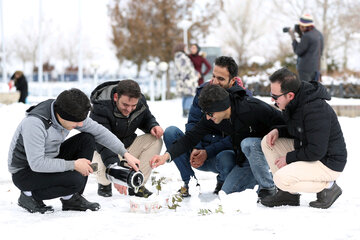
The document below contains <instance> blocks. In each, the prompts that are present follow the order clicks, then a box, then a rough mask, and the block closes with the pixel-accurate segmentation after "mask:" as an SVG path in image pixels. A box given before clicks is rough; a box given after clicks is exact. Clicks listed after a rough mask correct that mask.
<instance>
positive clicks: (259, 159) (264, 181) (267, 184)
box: [240, 137, 275, 189]
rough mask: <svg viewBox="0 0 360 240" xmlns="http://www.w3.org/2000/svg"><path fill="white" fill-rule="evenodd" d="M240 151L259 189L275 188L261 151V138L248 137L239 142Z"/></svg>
mask: <svg viewBox="0 0 360 240" xmlns="http://www.w3.org/2000/svg"><path fill="white" fill-rule="evenodd" d="M240 145H241V151H242V152H243V153H244V154H245V156H246V158H247V159H248V161H249V164H250V168H251V171H252V173H253V175H254V177H255V179H256V181H257V182H258V184H259V189H272V188H274V187H275V184H274V181H273V178H272V175H271V173H270V171H269V165H268V163H267V162H266V159H265V156H264V153H263V152H262V150H261V138H254V137H249V138H245V139H244V140H242V142H241V144H240Z"/></svg>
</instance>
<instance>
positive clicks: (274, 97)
mask: <svg viewBox="0 0 360 240" xmlns="http://www.w3.org/2000/svg"><path fill="white" fill-rule="evenodd" d="M288 93H289V92H286V93H283V94H280V95H275V94H272V93H270V97H272V98H273V99H274V100H278V98H279V97H281V96H284V95H285V94H288Z"/></svg>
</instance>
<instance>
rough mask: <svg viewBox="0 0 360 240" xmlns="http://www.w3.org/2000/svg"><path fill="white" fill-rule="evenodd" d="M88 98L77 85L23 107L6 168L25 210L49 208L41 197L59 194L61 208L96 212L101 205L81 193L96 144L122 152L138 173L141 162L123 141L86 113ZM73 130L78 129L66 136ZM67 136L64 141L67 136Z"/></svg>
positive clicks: (39, 210)
mask: <svg viewBox="0 0 360 240" xmlns="http://www.w3.org/2000/svg"><path fill="white" fill-rule="evenodd" d="M90 106H91V105H90V101H89V99H88V97H87V96H86V95H85V94H84V93H83V92H81V91H80V90H78V89H70V90H66V91H63V92H62V93H60V95H59V96H58V97H57V99H56V100H54V99H49V100H46V101H44V102H41V103H39V104H38V105H36V106H33V107H31V108H29V109H28V110H27V116H26V117H25V118H24V119H23V120H22V122H21V123H20V124H19V126H18V128H17V129H16V132H15V134H14V137H13V139H12V142H11V145H10V150H9V155H8V168H9V171H10V173H11V174H12V180H13V182H14V184H15V185H16V186H17V187H18V188H19V189H20V190H21V193H20V197H19V200H18V204H19V206H21V207H23V208H25V209H26V210H28V211H29V212H31V213H33V212H40V213H45V212H52V211H54V209H53V208H52V207H51V206H46V205H45V204H44V202H43V200H47V199H53V198H57V197H62V198H61V199H60V200H61V202H62V210H64V211H66V210H75V211H86V210H87V209H90V210H92V211H97V210H98V209H100V205H99V204H98V203H96V202H89V201H87V200H86V199H85V198H84V197H83V196H82V193H83V192H84V189H85V186H86V182H87V178H88V176H89V174H90V173H92V172H93V169H92V168H91V162H90V161H91V159H92V157H93V154H94V150H95V142H97V143H100V144H102V145H104V146H107V147H108V148H109V149H111V150H112V151H113V152H116V153H118V154H120V155H121V156H123V157H124V158H125V159H126V161H127V163H128V165H130V166H131V167H132V168H133V169H135V170H136V171H138V170H139V169H138V167H137V166H136V164H139V163H140V162H139V160H138V159H137V158H135V157H133V156H132V155H131V154H129V153H128V152H127V150H126V149H125V148H124V145H123V143H122V142H121V141H120V140H119V139H118V138H117V137H116V136H115V135H113V134H112V133H111V132H110V131H109V130H107V129H106V128H105V127H103V126H102V125H100V124H98V123H96V122H95V121H93V120H92V119H90V118H88V117H87V115H88V113H89V110H90ZM72 129H77V130H78V131H80V133H79V134H76V135H74V136H72V137H70V138H68V139H66V137H67V136H68V134H69V133H70V131H71V130H72ZM65 139H66V140H65Z"/></svg>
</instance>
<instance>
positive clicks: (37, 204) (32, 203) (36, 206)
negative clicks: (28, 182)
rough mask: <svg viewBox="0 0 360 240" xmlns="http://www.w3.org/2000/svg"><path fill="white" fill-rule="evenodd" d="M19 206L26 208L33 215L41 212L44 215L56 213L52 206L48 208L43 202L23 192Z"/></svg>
mask: <svg viewBox="0 0 360 240" xmlns="http://www.w3.org/2000/svg"><path fill="white" fill-rule="evenodd" d="M18 204H19V206H20V207H22V208H25V209H26V210H27V211H29V212H31V213H35V212H39V213H41V214H43V213H46V212H48V213H51V212H54V209H53V207H52V206H46V205H45V204H44V202H43V201H41V200H35V199H34V198H33V197H32V196H26V195H25V194H24V193H23V192H21V194H20V197H19V200H18Z"/></svg>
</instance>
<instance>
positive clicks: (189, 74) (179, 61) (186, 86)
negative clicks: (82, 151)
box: [173, 43, 198, 117]
mask: <svg viewBox="0 0 360 240" xmlns="http://www.w3.org/2000/svg"><path fill="white" fill-rule="evenodd" d="M185 47H186V46H185V44H183V43H178V44H176V45H175V47H174V51H173V52H174V63H175V81H176V92H177V94H179V95H180V96H181V97H182V107H183V116H184V117H187V116H188V114H189V111H190V107H191V104H192V101H193V98H194V95H195V91H196V87H197V85H198V77H197V75H196V71H195V68H194V66H193V64H192V63H191V60H190V58H189V57H188V56H187V55H186V53H185Z"/></svg>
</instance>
